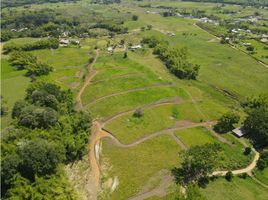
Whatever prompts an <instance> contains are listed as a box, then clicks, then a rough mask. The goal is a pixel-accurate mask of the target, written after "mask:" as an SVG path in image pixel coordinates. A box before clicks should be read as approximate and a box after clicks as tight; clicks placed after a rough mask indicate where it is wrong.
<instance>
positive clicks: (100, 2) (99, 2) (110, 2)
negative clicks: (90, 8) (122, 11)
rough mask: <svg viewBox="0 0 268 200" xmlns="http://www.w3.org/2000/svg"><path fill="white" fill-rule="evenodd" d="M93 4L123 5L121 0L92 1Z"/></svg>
mask: <svg viewBox="0 0 268 200" xmlns="http://www.w3.org/2000/svg"><path fill="white" fill-rule="evenodd" d="M91 3H94V4H106V5H107V4H113V3H121V0H92V1H91Z"/></svg>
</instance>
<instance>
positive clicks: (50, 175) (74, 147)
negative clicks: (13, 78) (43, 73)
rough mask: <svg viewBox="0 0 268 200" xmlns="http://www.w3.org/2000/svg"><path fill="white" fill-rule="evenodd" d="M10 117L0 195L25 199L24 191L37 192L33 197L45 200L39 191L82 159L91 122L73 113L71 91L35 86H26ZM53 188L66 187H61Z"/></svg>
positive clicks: (47, 85)
mask: <svg viewBox="0 0 268 200" xmlns="http://www.w3.org/2000/svg"><path fill="white" fill-rule="evenodd" d="M12 117H13V118H14V122H13V126H12V127H10V128H8V129H5V130H4V132H3V134H2V136H3V137H2V138H1V139H2V141H1V145H2V146H1V147H2V166H1V180H2V185H1V187H2V196H4V197H10V195H11V194H13V195H15V196H20V195H25V194H26V192H25V191H28V190H29V188H32V190H33V191H35V190H36V191H35V192H36V193H35V194H34V195H37V196H38V195H39V196H40V195H41V196H44V194H42V193H41V194H40V190H38V187H42V184H45V182H47V181H48V182H54V179H55V177H58V176H59V168H58V167H59V165H60V164H61V163H65V164H68V163H72V162H74V161H75V160H79V159H81V158H82V157H83V155H85V153H86V144H87V142H88V135H89V133H90V126H91V118H90V116H89V115H88V114H87V113H84V112H76V111H75V109H74V103H73V95H72V93H71V91H70V90H62V89H61V88H60V87H59V86H57V85H54V84H52V83H47V82H40V81H37V82H34V83H33V84H31V85H30V87H29V88H28V89H27V95H26V98H25V99H24V100H20V101H18V102H16V103H15V106H14V107H13V109H12ZM40 180H42V181H41V182H42V183H40V184H41V185H39V181H40ZM22 184H23V185H25V186H27V187H22ZM53 184H56V185H57V184H59V187H63V186H62V185H61V184H63V185H65V186H64V187H66V182H64V183H57V182H54V183H53ZM49 188H51V186H50V187H49ZM19 190H20V192H21V193H17V192H18V191H19ZM48 190H49V189H48ZM69 192H70V191H69ZM66 193H68V192H67V191H66ZM27 195H33V193H32V192H31V193H29V194H27ZM46 195H51V194H46ZM63 195H64V194H63ZM13 198H14V197H13ZM30 199H31V198H30Z"/></svg>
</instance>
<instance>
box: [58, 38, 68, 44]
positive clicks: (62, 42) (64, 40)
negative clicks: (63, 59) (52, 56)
mask: <svg viewBox="0 0 268 200" xmlns="http://www.w3.org/2000/svg"><path fill="white" fill-rule="evenodd" d="M69 43H70V40H66V39H60V44H69Z"/></svg>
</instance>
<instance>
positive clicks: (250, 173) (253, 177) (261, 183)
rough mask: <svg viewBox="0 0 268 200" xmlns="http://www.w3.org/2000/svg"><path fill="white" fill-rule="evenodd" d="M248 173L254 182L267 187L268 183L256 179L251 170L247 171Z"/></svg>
mask: <svg viewBox="0 0 268 200" xmlns="http://www.w3.org/2000/svg"><path fill="white" fill-rule="evenodd" d="M248 175H249V176H250V177H251V178H252V179H253V180H254V181H255V182H257V183H258V184H259V185H261V186H263V187H265V188H267V189H268V185H266V184H265V183H263V182H261V181H260V180H259V179H257V178H256V177H255V176H254V175H253V174H252V171H250V172H249V173H248Z"/></svg>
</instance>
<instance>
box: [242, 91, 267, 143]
mask: <svg viewBox="0 0 268 200" xmlns="http://www.w3.org/2000/svg"><path fill="white" fill-rule="evenodd" d="M243 106H244V108H245V111H246V113H247V118H246V120H245V121H244V128H245V130H246V132H247V133H248V136H249V137H250V138H251V139H252V141H253V143H254V144H256V145H257V146H259V147H264V148H267V147H268V94H263V95H260V96H259V97H257V98H251V99H248V100H247V101H246V102H245V103H243Z"/></svg>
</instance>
